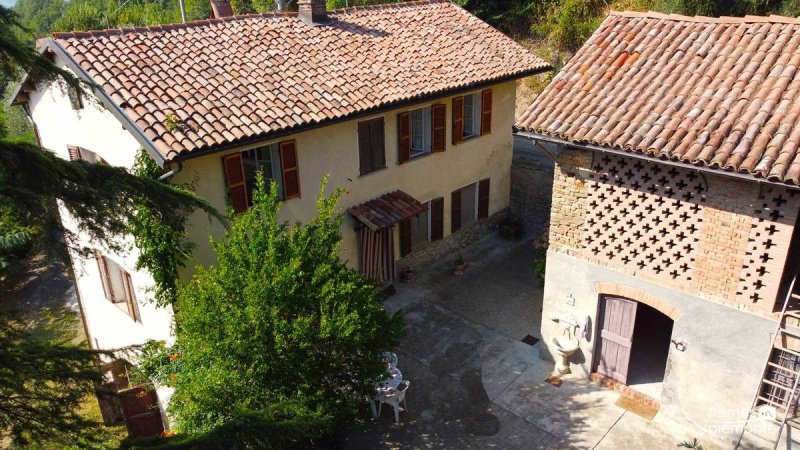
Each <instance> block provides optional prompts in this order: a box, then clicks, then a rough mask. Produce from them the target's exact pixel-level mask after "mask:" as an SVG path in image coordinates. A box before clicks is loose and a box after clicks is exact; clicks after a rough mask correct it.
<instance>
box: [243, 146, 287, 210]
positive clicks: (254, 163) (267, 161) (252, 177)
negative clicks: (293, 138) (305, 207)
mask: <svg viewBox="0 0 800 450" xmlns="http://www.w3.org/2000/svg"><path fill="white" fill-rule="evenodd" d="M278 152H279V150H278V144H271V145H267V146H265V147H258V148H254V149H251V150H247V151H244V152H242V165H243V166H244V178H245V183H246V185H247V198H248V205H252V204H253V191H254V190H255V189H256V174H257V173H258V171H259V170H260V171H261V172H262V174H263V176H264V181H265V182H266V183H267V187H269V185H270V182H272V181H275V182H277V183H278V198H283V192H282V188H281V184H282V183H281V167H280V165H281V163H280V161H281V159H280V154H279V153H278Z"/></svg>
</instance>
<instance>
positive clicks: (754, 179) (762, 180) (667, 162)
mask: <svg viewBox="0 0 800 450" xmlns="http://www.w3.org/2000/svg"><path fill="white" fill-rule="evenodd" d="M514 136H519V137H521V138H525V139H530V140H532V141H533V142H534V145H537V146H539V144H538V142H537V141H546V142H550V143H553V144H560V145H564V146H566V147H579V148H585V149H587V150H593V151H596V152H601V153H606V154H611V155H617V156H625V157H628V158H635V159H641V160H643V161H649V162H651V163H657V164H664V165H667V166H672V167H680V168H683V169H687V170H693V171H695V172H699V173H701V174H706V173H707V174H713V175H719V176H723V177H729V178H735V179H737V180H742V181H747V182H750V183H753V182H755V183H757V184H759V185H769V186H781V187H784V188H789V189H794V190H800V186H797V185H793V184H789V183H782V182H779V181H771V180H768V179H766V178H758V177H755V176H753V175H749V174H744V173H739V172H733V171H726V170H719V169H712V168H710V167H706V166H695V165H691V164H688V163H685V162H679V161H673V160H671V159H658V158H653V157H652V156H647V155H642V154H640V153H633V152H626V151H624V150H618V149H615V148H609V147H601V146H599V145H593V144H576V143H574V142H571V141H567V140H564V139H560V138H556V137H551V136H546V135H543V134H539V133H533V132H528V131H517V132H515V133H514Z"/></svg>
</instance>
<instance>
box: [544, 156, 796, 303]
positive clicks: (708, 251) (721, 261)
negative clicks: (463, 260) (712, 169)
mask: <svg viewBox="0 0 800 450" xmlns="http://www.w3.org/2000/svg"><path fill="white" fill-rule="evenodd" d="M798 208H800V194H798V192H796V191H794V190H792V189H789V188H783V187H781V186H774V187H773V186H768V185H759V184H758V183H755V182H752V183H751V182H747V181H740V180H735V179H732V178H726V177H721V176H715V175H708V174H703V173H701V172H698V171H696V170H691V169H684V168H681V167H674V166H669V165H666V164H659V163H655V162H649V161H644V160H641V159H635V158H628V157H623V156H615V155H607V154H601V153H595V152H591V151H582V150H569V151H566V152H564V153H563V154H562V156H560V157H559V160H558V162H557V165H556V170H555V178H554V183H553V203H552V209H551V219H550V220H551V228H550V230H551V231H550V232H551V234H550V242H551V250H554V251H559V252H563V253H568V254H572V255H575V256H578V257H580V258H582V259H585V260H588V261H591V262H593V263H596V264H600V265H604V266H608V267H613V268H615V269H617V270H619V271H622V272H625V273H628V274H631V275H634V276H637V277H640V278H644V279H647V280H650V281H654V282H657V283H659V284H662V285H666V286H669V287H673V288H676V289H680V290H683V291H687V292H691V293H694V294H697V295H699V296H702V297H705V298H708V299H712V300H715V301H718V302H721V303H726V304H729V305H731V306H735V307H737V308H740V309H744V310H749V311H752V312H756V313H760V314H764V315H769V314H770V313H771V312H772V310H773V308H774V305H775V300H776V297H777V295H778V290H779V287H780V283H781V277H782V275H783V267H784V264H785V262H786V258H787V254H788V250H789V247H790V245H789V243H790V241H791V237H792V232H793V229H794V223H795V220H796V216H797V212H798Z"/></svg>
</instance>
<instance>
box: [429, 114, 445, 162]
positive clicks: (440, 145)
mask: <svg viewBox="0 0 800 450" xmlns="http://www.w3.org/2000/svg"><path fill="white" fill-rule="evenodd" d="M446 121H447V107H446V106H445V104H444V103H436V104H434V105H431V134H432V136H431V151H432V152H443V151H445V148H446V145H447V138H446V137H445V136H446V129H445V122H446Z"/></svg>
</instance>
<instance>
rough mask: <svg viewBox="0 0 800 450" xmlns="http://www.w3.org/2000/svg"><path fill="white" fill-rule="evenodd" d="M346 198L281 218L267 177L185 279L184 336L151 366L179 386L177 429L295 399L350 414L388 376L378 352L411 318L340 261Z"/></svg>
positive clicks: (321, 201) (159, 377)
mask: <svg viewBox="0 0 800 450" xmlns="http://www.w3.org/2000/svg"><path fill="white" fill-rule="evenodd" d="M323 187H324V182H323ZM339 196H340V191H338V190H337V191H336V192H334V193H332V194H330V195H327V196H326V195H324V194H323V190H321V191H320V196H319V198H318V200H317V208H318V215H317V217H316V218H314V219H313V220H311V221H310V222H308V223H307V224H300V223H297V224H293V225H290V224H288V223H286V222H283V221H281V220H279V219H278V212H279V209H280V205H281V204H280V202H279V201H278V199H277V198H278V191H277V187H276V186H275V185H273V186H272V189H271V190H269V191H267V190H266V187H265V184H264V181H263V180H260V181H259V183H258V185H257V188H256V189H255V191H254V195H253V206H252V207H251V208H250V209H249V210H248V211H247V212H245V213H244V214H242V215H240V216H238V217H236V218H235V219H234V221H233V223H232V226H231V229H230V230H229V231H228V232H226V234H225V235H224V237H222V239H220V240H218V241H215V242H213V247H214V250H215V252H216V256H217V260H218V263H217V264H216V265H213V266H208V267H198V268H197V269H196V271H195V275H194V277H193V278H192V280H191V281H190V282H189V283H187V284H185V285H182V286H180V287H179V292H178V312H177V317H176V320H177V322H178V323H179V324H180V326H179V328H178V329H177V336H176V343H175V345H174V347H173V348H171V349H167V350H164V351H163V352H160V353H159V352H154V353H155V356H152V354H151V356H150V358H149V362H146V363H145V364H144V365H143V367H144V370H145V372H146V374H147V375H148V376H149V377H151V378H155V379H156V381H157V382H161V383H165V384H169V385H171V386H174V387H175V393H174V395H173V396H172V399H171V401H170V407H169V411H170V413H171V414H172V415H173V417H174V418H175V420H176V424H177V426H178V430H179V431H182V432H185V433H189V434H192V433H204V432H208V431H209V430H212V429H215V428H216V427H219V426H224V425H225V424H227V423H229V422H230V421H233V420H236V418H237V417H238V416H239V415H240V414H242V413H247V412H254V411H261V410H264V409H265V408H269V407H270V406H271V405H275V404H280V403H282V402H287V401H288V402H292V403H293V404H299V405H302V406H303V407H304V408H305V411H307V412H310V413H315V414H323V415H330V416H332V417H333V419H334V421H336V420H347V419H349V418H351V417H352V415H353V414H354V413H355V411H356V409H357V408H358V407H359V406H361V407H363V406H364V399H365V398H366V397H367V395H369V394H370V393H371V392H372V390H373V385H372V383H373V382H374V381H375V380H378V379H381V378H382V377H385V376H386V370H385V368H384V367H383V365H382V363H381V359H380V354H381V352H383V351H386V350H387V349H389V348H391V347H393V346H394V345H395V344H396V343H397V342H398V339H399V333H400V328H401V318H400V317H399V316H397V315H394V316H389V315H388V314H387V313H386V312H385V311H384V310H383V308H382V306H381V304H380V303H379V302H378V301H377V299H376V296H377V292H376V286H375V285H374V284H373V283H372V282H371V281H369V280H368V279H366V278H365V277H364V276H363V275H362V274H360V273H358V272H356V271H354V270H352V269H350V268H348V267H346V265H345V264H344V263H343V262H342V261H341V260H340V258H339V251H340V248H341V234H340V233H341V226H342V214H341V213H340V212H339V211H337V209H336V203H337V200H338V199H339ZM166 355H171V357H167V356H166ZM146 359H147V358H146Z"/></svg>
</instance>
